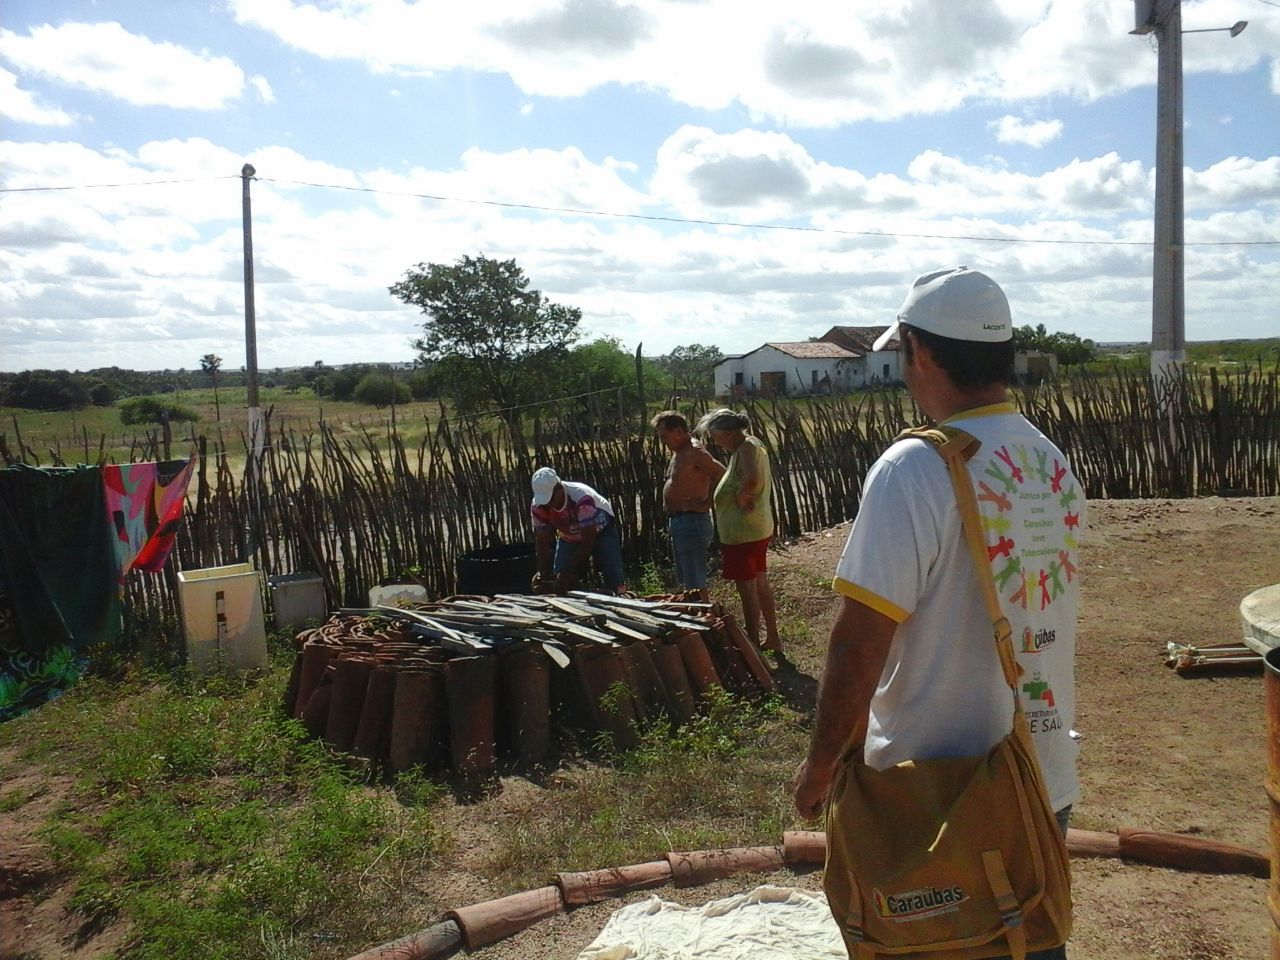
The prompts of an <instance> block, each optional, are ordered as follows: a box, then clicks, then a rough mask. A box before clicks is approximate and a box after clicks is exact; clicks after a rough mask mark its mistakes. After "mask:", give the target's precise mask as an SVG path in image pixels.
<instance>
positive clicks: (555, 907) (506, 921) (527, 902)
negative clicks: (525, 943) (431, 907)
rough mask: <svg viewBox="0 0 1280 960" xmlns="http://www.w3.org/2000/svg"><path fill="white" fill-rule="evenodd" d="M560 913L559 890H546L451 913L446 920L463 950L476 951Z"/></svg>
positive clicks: (562, 904)
mask: <svg viewBox="0 0 1280 960" xmlns="http://www.w3.org/2000/svg"><path fill="white" fill-rule="evenodd" d="M560 913H564V897H563V896H561V894H560V888H559V887H556V886H549V887H539V888H538V889H536V890H526V891H524V892H523V893H513V894H512V895H511V896H509V897H501V898H499V899H497V900H486V901H485V902H484V903H475V904H472V905H471V906H469V907H461V908H460V909H457V910H450V911H449V917H450V918H451V919H453V920H454V921H455V922H456V923H457V924H458V928H459V929H460V930H461V931H462V942H463V943H464V944H465V945H466V948H467V949H468V950H478V949H479V948H480V947H487V946H488V945H489V944H491V943H497V942H498V941H499V940H505V939H506V938H507V937H509V936H511V935H512V934H516V933H519V932H520V931H521V930H524V929H525V928H526V927H530V926H532V925H533V924H535V923H537V922H538V921H539V920H545V919H546V918H547V917H554V916H555V915H556V914H560Z"/></svg>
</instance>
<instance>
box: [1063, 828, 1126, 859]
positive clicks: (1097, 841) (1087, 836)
mask: <svg viewBox="0 0 1280 960" xmlns="http://www.w3.org/2000/svg"><path fill="white" fill-rule="evenodd" d="M1067 852H1068V853H1069V854H1071V856H1072V857H1084V858H1087V857H1118V856H1120V838H1119V837H1118V836H1116V835H1115V834H1114V833H1100V832H1098V831H1097V830H1077V829H1076V828H1075V827H1069V828H1068V829H1067Z"/></svg>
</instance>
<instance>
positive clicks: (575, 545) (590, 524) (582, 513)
mask: <svg viewBox="0 0 1280 960" xmlns="http://www.w3.org/2000/svg"><path fill="white" fill-rule="evenodd" d="M531 486H532V487H533V503H532V504H531V505H530V507H529V514H530V516H531V517H532V520H533V532H534V544H535V546H536V549H537V554H538V572H537V573H535V574H534V576H533V591H534V592H535V593H564V592H565V591H567V590H572V589H573V588H574V587H575V586H576V585H577V583H578V579H579V578H580V577H581V575H582V571H583V570H584V568H585V567H586V563H587V560H588V559H589V558H592V557H594V558H595V561H596V567H597V568H598V569H599V571H600V576H601V578H602V579H603V580H604V586H605V589H606V590H610V591H612V592H613V593H625V592H626V589H627V585H626V574H625V572H624V571H623V568H622V540H621V538H620V537H619V536H618V523H617V520H616V518H615V517H614V513H613V505H612V504H610V503H609V501H608V500H606V499H605V498H604V497H602V496H601V495H600V494H598V493H597V492H596V491H595V490H593V489H591V487H589V486H587V485H586V484H585V483H575V482H573V481H569V480H561V479H560V475H559V474H557V473H556V472H555V470H553V469H552V468H551V467H539V468H538V469H537V470H536V471H534V474H533V479H532V481H531Z"/></svg>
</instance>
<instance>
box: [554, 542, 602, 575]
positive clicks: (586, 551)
mask: <svg viewBox="0 0 1280 960" xmlns="http://www.w3.org/2000/svg"><path fill="white" fill-rule="evenodd" d="M599 535H600V528H599V527H583V528H582V539H581V540H579V541H578V543H577V545H576V547H575V549H574V551H573V559H571V560H570V561H569V564H568V566H566V567H565V568H564V569H563V570H561V571H560V573H559V575H558V576H557V577H556V589H557V590H568V589H570V588H571V587H572V586H573V585H574V584H575V583H577V582H578V573H579V572H580V571H581V570H582V565H583V564H584V563H586V562H587V560H588V559H589V558H590V557H591V553H592V551H593V550H595V547H596V537H598V536H599Z"/></svg>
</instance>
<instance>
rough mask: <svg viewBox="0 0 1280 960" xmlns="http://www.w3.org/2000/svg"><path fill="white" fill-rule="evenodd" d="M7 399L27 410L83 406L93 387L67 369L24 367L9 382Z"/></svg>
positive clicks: (74, 408)
mask: <svg viewBox="0 0 1280 960" xmlns="http://www.w3.org/2000/svg"><path fill="white" fill-rule="evenodd" d="M5 403H7V404H8V405H9V406H11V407H22V408H23V409H24V410H79V409H80V408H82V407H85V406H87V405H88V403H89V388H88V387H87V386H85V383H84V381H83V380H82V379H81V378H80V377H79V376H77V375H76V374H74V373H68V372H67V371H66V370H24V371H23V372H22V373H19V374H18V375H17V376H15V377H14V378H13V379H12V380H11V381H10V382H9V388H8V389H7V390H6V391H5Z"/></svg>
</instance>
